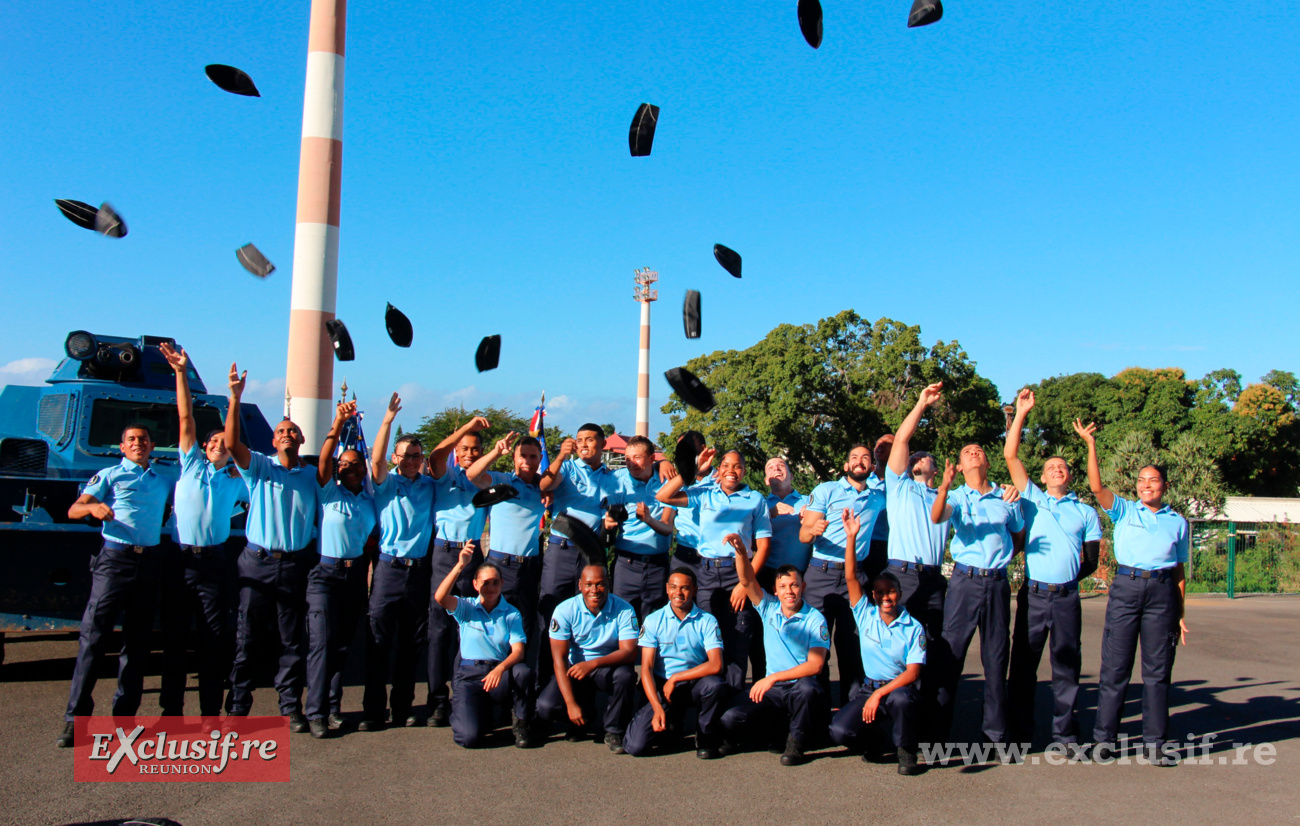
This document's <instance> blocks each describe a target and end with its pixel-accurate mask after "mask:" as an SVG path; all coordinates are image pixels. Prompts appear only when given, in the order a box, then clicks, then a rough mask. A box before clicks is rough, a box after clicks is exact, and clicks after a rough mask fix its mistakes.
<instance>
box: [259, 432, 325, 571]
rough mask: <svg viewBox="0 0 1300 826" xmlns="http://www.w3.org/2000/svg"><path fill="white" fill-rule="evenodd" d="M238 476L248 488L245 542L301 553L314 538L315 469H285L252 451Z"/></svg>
mask: <svg viewBox="0 0 1300 826" xmlns="http://www.w3.org/2000/svg"><path fill="white" fill-rule="evenodd" d="M239 473H240V475H241V476H243V477H244V482H245V483H247V485H248V521H247V523H246V525H245V529H244V535H245V536H246V537H247V538H248V541H249V543H251V544H253V545H256V546H257V547H259V548H266V549H268V550H272V551H301V550H302V549H303V548H305V547H307V546H308V545H310V544H311V541H312V539H313V538H314V537H315V535H316V505H317V502H318V501H319V497H318V495H317V492H318V490H319V487H320V486H319V485H317V484H316V468H314V467H310V466H305V467H296V468H292V469H291V468H286V467H285V466H284V465H282V464H280V460H279V458H277V457H272V456H266V455H264V454H261V453H258V452H256V451H253V452H251V453H249V456H248V467H247V468H240V469H239Z"/></svg>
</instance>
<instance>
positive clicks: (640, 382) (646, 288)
mask: <svg viewBox="0 0 1300 826" xmlns="http://www.w3.org/2000/svg"><path fill="white" fill-rule="evenodd" d="M632 280H633V283H634V285H635V286H634V287H633V290H632V297H633V298H635V299H636V300H637V303H639V304H640V305H641V348H640V351H639V352H638V354H637V375H636V435H638V436H645V437H646V438H649V436H650V304H651V302H654V301H657V300H658V299H659V290H657V289H655V288H654V284H655V282H656V281H658V280H659V273H657V272H655V271H654V270H652V269H650V268H649V267H642V268H641V269H639V270H635V271H634V274H633V279H632Z"/></svg>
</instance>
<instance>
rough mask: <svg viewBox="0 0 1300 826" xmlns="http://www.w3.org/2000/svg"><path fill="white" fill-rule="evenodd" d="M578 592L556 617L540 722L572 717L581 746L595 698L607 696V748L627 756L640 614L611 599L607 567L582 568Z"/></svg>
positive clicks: (540, 703) (572, 730)
mask: <svg viewBox="0 0 1300 826" xmlns="http://www.w3.org/2000/svg"><path fill="white" fill-rule="evenodd" d="M578 588H579V590H580V591H581V593H579V594H578V595H577V596H575V597H569V598H568V599H566V600H565V601H564V602H561V603H560V604H559V605H557V606H556V607H555V613H554V614H553V615H552V616H551V631H550V635H551V636H550V639H551V659H552V662H553V663H554V666H555V676H554V677H552V678H551V682H550V684H549V685H548V686H547V687H546V690H545V691H543V692H542V696H541V697H539V698H538V700H537V718H538V721H539V722H542V723H545V722H549V721H551V720H554V719H556V718H558V717H559V716H560V714H561V713H562V712H567V714H568V720H569V734H568V737H569V739H571V740H576V739H578V738H579V737H580V736H581V730H582V728H583V727H584V726H586V725H587V715H588V714H589V713H591V712H592V711H594V700H595V698H596V692H597V691H604V692H605V693H606V694H608V695H609V703H608V704H607V705H606V706H605V719H604V726H605V744H606V745H608V746H609V750H610V751H612V752H614V753H615V754H622V753H623V732H624V731H625V730H626V729H627V721H628V718H629V717H630V716H631V712H632V689H633V687H634V686H635V685H636V670H635V669H634V668H633V664H634V663H635V662H636V648H637V645H636V640H637V623H636V611H635V610H634V609H633V608H632V606H631V605H629V604H628V602H627V601H626V600H624V599H622V598H620V597H617V596H614V595H613V594H611V593H609V575H608V574H607V573H606V571H605V567H604V566H603V565H588V566H586V567H585V568H583V569H582V578H581V580H580V581H579V583H578Z"/></svg>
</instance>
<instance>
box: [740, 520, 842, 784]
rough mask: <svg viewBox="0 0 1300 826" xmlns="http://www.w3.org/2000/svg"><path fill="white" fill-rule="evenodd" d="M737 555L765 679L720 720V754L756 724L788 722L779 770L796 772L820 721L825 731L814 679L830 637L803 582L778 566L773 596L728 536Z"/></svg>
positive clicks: (823, 699)
mask: <svg viewBox="0 0 1300 826" xmlns="http://www.w3.org/2000/svg"><path fill="white" fill-rule="evenodd" d="M727 542H728V543H730V545H731V546H732V547H733V548H735V549H736V573H737V575H738V577H739V579H740V585H741V586H742V587H743V588H744V589H745V593H746V595H747V596H748V597H749V601H750V602H751V603H753V605H754V607H755V608H756V609H757V610H758V615H759V617H761V618H762V621H763V651H764V653H765V654H766V655H767V669H768V672H769V673H768V675H767V676H766V677H764V678H763V679H761V680H758V681H756V682H755V683H754V685H753V687H752V688H751V689H750V691H749V696H748V697H745V698H742V699H741V701H740V702H739V703H738V704H737V705H735V706H733V707H732V708H730V709H728V711H727V713H726V714H724V715H722V726H723V728H725V729H726V730H727V745H725V746H724V747H723V749H724V752H731V751H735V750H736V746H735V743H736V740H737V739H738V738H739V737H740V735H741V733H742V732H744V731H745V729H746V728H748V727H749V724H750V722H751V721H752V720H754V719H755V718H767V719H771V718H773V717H788V718H789V720H790V726H789V733H788V734H787V736H786V739H785V751H784V752H783V753H782V755H781V765H783V766H797V765H799V764H800V763H802V762H803V761H804V754H803V753H804V749H805V748H806V747H807V746H808V745H809V744H810V743H812V741H813V740H814V736H815V734H816V730H815V729H816V726H817V725H818V721H819V720H820V721H822V722H821V725H825V722H824V721H825V716H824V715H825V713H826V712H827V711H828V709H827V707H826V706H827V696H826V689H825V688H823V686H822V684H821V681H819V680H818V679H817V675H818V674H820V673H821V670H822V668H823V667H824V666H825V665H826V656H827V654H828V653H829V648H828V646H829V644H830V633H829V632H828V631H827V630H826V618H825V617H823V616H822V614H821V612H820V611H818V610H817V609H815V608H813V607H812V606H811V605H809V604H808V603H806V602H804V600H803V576H801V575H800V573H799V571H798V570H797V569H796V568H793V567H791V566H789V565H782V566H781V567H780V568H779V569H777V572H776V596H772V595H771V594H769V593H767V592H766V591H764V590H763V589H762V588H761V587H759V584H758V582H757V581H756V580H755V579H754V569H753V567H751V565H750V563H749V556H748V555H747V554H746V553H745V543H744V541H742V540H741V538H740V536H739V535H738V534H734V533H733V534H730V535H728V536H727Z"/></svg>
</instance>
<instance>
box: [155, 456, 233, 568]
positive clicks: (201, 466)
mask: <svg viewBox="0 0 1300 826" xmlns="http://www.w3.org/2000/svg"><path fill="white" fill-rule="evenodd" d="M234 467H235V463H234V462H227V463H226V465H225V467H223V468H221V469H220V470H217V469H216V468H215V467H213V466H212V463H211V462H209V461H208V457H207V454H205V453H204V451H203V447H202V445H200V444H198V443H197V442H196V443H194V445H192V446H191V447H190V449H189V450H187V451H185V452H184V453H182V454H181V475H180V479H178V480H177V481H176V493H175V497H174V499H173V502H172V512H173V513H175V514H176V528H175V531H174V532H173V534H172V537H173V539H175V540H176V544H178V545H197V546H199V547H203V548H206V547H209V546H211V545H221V544H223V543H224V542H225V541H226V540H227V539H229V538H230V517H231V516H233V515H234V512H235V503H236V502H247V501H248V486H247V485H245V484H244V480H243V478H241V477H240V475H239V472H238V471H236V472H235V474H234V475H233V476H232V475H230V471H231V470H232V469H234Z"/></svg>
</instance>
